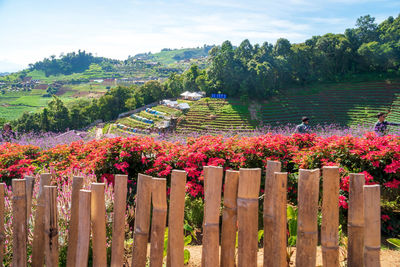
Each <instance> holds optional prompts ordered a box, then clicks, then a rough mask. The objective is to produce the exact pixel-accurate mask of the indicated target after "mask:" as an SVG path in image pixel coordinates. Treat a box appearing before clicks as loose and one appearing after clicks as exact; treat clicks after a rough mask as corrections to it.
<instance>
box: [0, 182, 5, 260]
mask: <svg viewBox="0 0 400 267" xmlns="http://www.w3.org/2000/svg"><path fill="white" fill-rule="evenodd" d="M5 190H6V184H5V183H0V267H2V266H3V259H4V241H5V238H6V234H5V229H4V224H5V222H4V212H5Z"/></svg>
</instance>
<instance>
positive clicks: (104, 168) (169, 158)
mask: <svg viewBox="0 0 400 267" xmlns="http://www.w3.org/2000/svg"><path fill="white" fill-rule="evenodd" d="M268 160H279V161H281V162H282V166H283V169H284V171H287V172H288V173H289V181H288V196H289V199H290V200H291V201H292V202H296V198H297V194H296V192H297V173H298V170H299V169H300V168H307V169H311V168H320V167H323V166H327V165H338V166H340V173H341V177H342V178H341V198H340V206H341V207H343V208H347V197H348V175H349V173H351V172H357V173H358V172H364V174H365V179H366V183H367V184H373V183H379V184H381V185H382V187H385V188H387V190H389V191H390V190H397V188H398V187H399V185H400V177H399V176H400V138H399V137H398V136H385V137H376V136H375V135H374V134H373V133H371V134H367V135H365V136H364V137H353V136H342V137H338V136H331V137H318V136H316V135H313V134H307V135H298V134H295V135H292V136H283V135H272V134H266V135H262V136H256V137H231V138H224V137H221V136H202V137H199V138H196V139H193V138H188V139H187V140H186V143H179V142H173V143H172V142H167V141H157V140H154V139H152V138H149V137H128V138H121V137H118V138H112V139H103V140H98V141H91V142H88V143H83V142H74V143H71V144H70V145H59V146H56V147H54V148H52V149H49V150H44V151H40V149H39V148H37V147H34V146H22V145H17V144H9V143H6V144H3V145H1V146H0V176H1V177H0V178H1V179H2V180H3V181H6V182H9V181H10V179H13V178H20V177H22V176H23V175H24V174H29V173H32V172H37V171H39V170H42V169H44V168H52V169H54V170H55V171H56V172H57V173H58V174H59V175H67V173H71V172H74V173H76V172H80V173H83V174H89V173H94V174H95V175H96V176H97V177H98V179H106V180H108V181H110V182H113V179H114V174H118V173H125V174H128V175H129V179H130V186H131V187H132V188H133V189H135V185H136V181H135V179H136V177H137V174H138V173H140V172H143V173H147V174H149V175H153V176H159V177H167V178H169V177H170V174H171V171H172V170H173V169H183V170H185V171H186V172H187V173H188V183H187V191H188V193H189V194H190V195H191V196H192V197H201V196H202V194H203V166H206V165H214V166H223V167H224V169H225V170H226V169H235V170H237V169H239V168H242V167H243V168H265V167H266V164H267V161H268Z"/></svg>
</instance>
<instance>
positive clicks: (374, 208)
mask: <svg viewBox="0 0 400 267" xmlns="http://www.w3.org/2000/svg"><path fill="white" fill-rule="evenodd" d="M380 189H381V187H380V185H365V186H364V215H365V239H364V265H365V267H379V266H381V265H380V257H379V253H380V250H381V206H380V201H381V192H380Z"/></svg>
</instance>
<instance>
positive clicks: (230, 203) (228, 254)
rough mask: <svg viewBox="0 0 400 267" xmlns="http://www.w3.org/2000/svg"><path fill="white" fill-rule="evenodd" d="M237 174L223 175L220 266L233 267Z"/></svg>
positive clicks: (234, 172) (235, 172)
mask: <svg viewBox="0 0 400 267" xmlns="http://www.w3.org/2000/svg"><path fill="white" fill-rule="evenodd" d="M238 183H239V172H238V171H231V170H228V171H226V173H225V186H224V209H223V211H222V229H221V266H222V267H234V266H235V243H236V242H235V241H236V230H237V203H236V201H237V192H238Z"/></svg>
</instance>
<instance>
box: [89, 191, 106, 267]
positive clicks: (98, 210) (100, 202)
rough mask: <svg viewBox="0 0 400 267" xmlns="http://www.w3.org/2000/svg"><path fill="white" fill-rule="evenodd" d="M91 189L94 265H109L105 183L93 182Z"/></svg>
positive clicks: (99, 266) (97, 266)
mask: <svg viewBox="0 0 400 267" xmlns="http://www.w3.org/2000/svg"><path fill="white" fill-rule="evenodd" d="M90 189H91V191H92V195H91V208H90V213H91V215H90V218H91V221H92V248H93V266H94V267H101V266H107V240H106V205H105V198H104V190H105V184H104V183H92V184H91V187H90Z"/></svg>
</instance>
